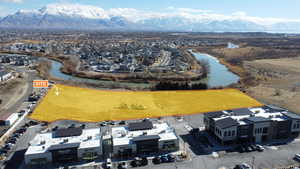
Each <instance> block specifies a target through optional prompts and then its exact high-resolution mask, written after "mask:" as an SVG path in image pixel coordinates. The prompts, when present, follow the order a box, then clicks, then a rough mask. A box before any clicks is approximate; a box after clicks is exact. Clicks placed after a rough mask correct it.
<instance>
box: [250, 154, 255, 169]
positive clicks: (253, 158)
mask: <svg viewBox="0 0 300 169" xmlns="http://www.w3.org/2000/svg"><path fill="white" fill-rule="evenodd" d="M254 160H255V156H252V164H251V165H252V169H254Z"/></svg>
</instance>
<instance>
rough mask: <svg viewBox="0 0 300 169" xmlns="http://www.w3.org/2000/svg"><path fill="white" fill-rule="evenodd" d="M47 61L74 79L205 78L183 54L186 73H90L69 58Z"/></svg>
mask: <svg viewBox="0 0 300 169" xmlns="http://www.w3.org/2000/svg"><path fill="white" fill-rule="evenodd" d="M46 57H47V58H49V59H52V60H55V61H58V62H60V63H62V64H63V66H62V68H61V71H62V72H63V73H65V74H68V75H72V76H75V77H81V78H87V79H95V80H104V81H117V82H131V83H153V82H159V81H197V80H201V79H203V78H205V75H204V74H203V73H202V67H201V65H199V64H198V62H197V60H196V59H195V58H194V56H192V55H191V54H189V53H188V52H186V51H185V52H184V57H185V58H186V59H187V60H188V62H189V63H190V64H191V70H189V71H186V72H173V71H172V72H170V71H168V72H158V73H151V72H132V73H99V72H91V71H88V72H87V71H80V70H78V67H79V66H78V64H79V63H78V62H77V63H76V62H74V61H73V60H72V58H70V57H71V56H68V57H66V56H60V57H59V56H46Z"/></svg>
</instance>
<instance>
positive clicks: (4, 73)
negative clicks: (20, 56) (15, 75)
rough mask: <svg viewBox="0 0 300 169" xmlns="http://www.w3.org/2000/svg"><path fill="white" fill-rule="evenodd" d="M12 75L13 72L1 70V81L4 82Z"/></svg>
mask: <svg viewBox="0 0 300 169" xmlns="http://www.w3.org/2000/svg"><path fill="white" fill-rule="evenodd" d="M11 77H12V74H11V72H7V71H0V82H4V81H6V80H8V79H10V78H11Z"/></svg>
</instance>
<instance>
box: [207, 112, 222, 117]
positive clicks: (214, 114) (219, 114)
mask: <svg viewBox="0 0 300 169" xmlns="http://www.w3.org/2000/svg"><path fill="white" fill-rule="evenodd" d="M222 115H224V112H222V111H216V112H208V113H205V116H207V117H208V118H216V117H220V116H222Z"/></svg>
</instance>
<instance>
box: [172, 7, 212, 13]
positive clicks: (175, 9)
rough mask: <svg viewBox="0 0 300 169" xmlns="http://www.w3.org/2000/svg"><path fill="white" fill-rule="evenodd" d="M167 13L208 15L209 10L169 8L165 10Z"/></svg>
mask: <svg viewBox="0 0 300 169" xmlns="http://www.w3.org/2000/svg"><path fill="white" fill-rule="evenodd" d="M167 9H168V10H169V11H173V12H186V13H210V12H212V11H211V10H203V9H195V8H175V7H173V6H170V7H168V8H167Z"/></svg>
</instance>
